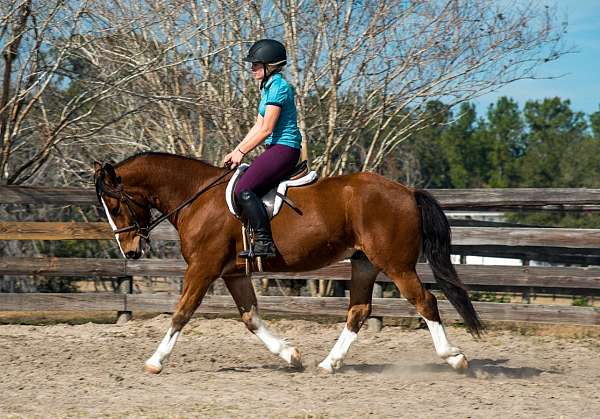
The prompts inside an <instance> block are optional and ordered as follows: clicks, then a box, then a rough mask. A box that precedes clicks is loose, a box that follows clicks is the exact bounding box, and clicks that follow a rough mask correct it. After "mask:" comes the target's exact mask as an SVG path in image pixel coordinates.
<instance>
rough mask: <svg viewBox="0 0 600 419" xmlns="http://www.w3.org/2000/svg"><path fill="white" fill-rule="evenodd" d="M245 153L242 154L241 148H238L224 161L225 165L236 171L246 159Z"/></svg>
mask: <svg viewBox="0 0 600 419" xmlns="http://www.w3.org/2000/svg"><path fill="white" fill-rule="evenodd" d="M244 155H245V153H242V152H241V151H240V149H239V148H236V149H235V150H233V151H232V152H231V153H229V154H228V155H226V156H225V158H224V159H223V165H224V166H227V167H229V168H230V169H235V168H236V167H238V166H239V165H240V163H241V162H242V160H243V159H244Z"/></svg>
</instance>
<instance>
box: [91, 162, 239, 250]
mask: <svg viewBox="0 0 600 419" xmlns="http://www.w3.org/2000/svg"><path fill="white" fill-rule="evenodd" d="M234 170H235V169H229V170H227V171H226V172H225V173H223V174H222V175H221V176H219V177H218V178H216V179H215V180H214V181H212V182H211V183H209V184H208V185H207V186H205V187H204V188H202V189H200V190H199V191H198V192H196V193H195V194H194V195H192V196H190V197H189V198H187V199H186V200H185V201H183V202H182V203H181V204H179V205H178V206H177V207H176V208H174V209H173V210H171V211H169V213H167V214H163V215H161V216H159V217H157V218H155V219H154V220H151V221H150V222H149V223H148V225H147V226H142V225H141V223H140V222H139V220H138V217H137V215H136V212H135V211H134V210H133V209H132V204H133V205H136V206H138V207H140V208H142V209H147V210H150V208H151V207H150V205H149V204H140V203H139V202H137V201H136V200H135V199H134V198H133V197H132V196H131V195H130V194H128V193H127V192H126V191H125V190H124V189H123V184H122V183H120V184H119V185H118V186H117V187H116V188H113V187H112V186H108V185H106V184H105V183H104V175H102V176H99V177H98V179H97V180H96V195H97V196H98V200H99V201H100V200H101V199H102V195H105V196H109V197H111V198H114V199H117V200H118V201H119V203H120V204H125V208H127V210H128V211H129V215H130V216H131V219H132V220H133V224H131V225H128V226H127V227H122V228H118V229H116V230H113V233H115V234H119V233H125V232H128V231H133V232H134V233H135V234H136V235H137V236H140V237H141V238H143V239H145V240H146V241H150V232H151V231H152V230H154V228H156V226H157V225H159V224H160V223H162V222H163V221H164V220H166V219H167V218H169V217H171V216H172V215H173V214H176V213H177V212H178V211H179V210H181V209H182V208H184V207H185V206H186V205H188V204H190V203H191V202H193V201H194V200H195V199H196V198H198V197H199V196H200V195H202V194H203V193H204V192H206V191H208V190H209V189H210V188H212V187H213V186H215V185H216V184H217V183H218V182H219V181H221V180H222V179H223V178H225V177H226V176H227V175H229V174H230V173H231V172H233V171H234Z"/></svg>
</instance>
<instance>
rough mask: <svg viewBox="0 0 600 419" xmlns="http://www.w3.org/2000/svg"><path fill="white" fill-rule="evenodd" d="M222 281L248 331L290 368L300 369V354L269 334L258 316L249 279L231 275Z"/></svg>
mask: <svg viewBox="0 0 600 419" xmlns="http://www.w3.org/2000/svg"><path fill="white" fill-rule="evenodd" d="M224 280H225V285H227V289H229V292H230V293H231V296H232V297H233V300H234V301H235V304H236V305H237V307H238V310H239V311H240V315H241V316H242V321H243V322H244V324H245V325H246V327H247V328H248V330H250V331H251V332H252V333H254V334H255V335H256V336H257V337H258V338H259V339H260V340H261V341H262V342H263V343H264V344H265V346H266V347H267V349H269V351H271V352H272V353H274V354H275V355H279V356H280V357H281V358H283V359H284V360H285V361H286V362H287V363H288V364H289V365H290V366H292V367H294V368H302V360H301V358H300V352H298V350H297V349H296V348H294V347H293V346H290V345H289V344H288V343H287V342H286V341H285V340H284V339H280V338H279V337H277V336H275V335H274V334H273V333H271V331H270V330H269V329H268V328H267V326H266V324H265V323H264V322H263V321H262V319H261V318H260V316H259V315H258V304H257V301H256V294H255V293H254V288H253V287H252V283H251V282H250V281H251V280H250V278H247V277H246V276H244V275H232V276H227V277H225V278H224Z"/></svg>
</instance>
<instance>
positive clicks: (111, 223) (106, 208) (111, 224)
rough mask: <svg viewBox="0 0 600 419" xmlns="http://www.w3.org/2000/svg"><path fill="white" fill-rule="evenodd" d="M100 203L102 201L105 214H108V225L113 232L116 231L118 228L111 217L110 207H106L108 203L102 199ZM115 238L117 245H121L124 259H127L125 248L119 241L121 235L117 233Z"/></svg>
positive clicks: (120, 248)
mask: <svg viewBox="0 0 600 419" xmlns="http://www.w3.org/2000/svg"><path fill="white" fill-rule="evenodd" d="M100 201H102V206H103V207H104V212H105V213H106V217H107V218H108V223H109V224H110V227H111V228H112V230H113V231H116V230H117V226H116V225H115V222H114V221H113V219H112V217H111V216H110V211H109V210H108V207H107V206H106V202H104V198H102V197H100ZM115 238H116V239H117V244H118V245H119V250H120V251H121V254H122V255H123V257H125V252H123V248H122V247H121V242H120V241H119V233H115Z"/></svg>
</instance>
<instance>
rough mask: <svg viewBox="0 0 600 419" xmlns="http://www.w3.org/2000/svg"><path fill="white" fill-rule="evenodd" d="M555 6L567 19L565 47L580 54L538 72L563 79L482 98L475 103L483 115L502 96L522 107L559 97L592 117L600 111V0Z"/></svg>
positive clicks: (566, 0) (526, 83) (568, 0)
mask: <svg viewBox="0 0 600 419" xmlns="http://www.w3.org/2000/svg"><path fill="white" fill-rule="evenodd" d="M548 3H550V4H551V3H552V1H551V0H548ZM555 4H556V5H557V6H558V9H559V11H560V13H564V14H565V15H566V16H567V21H568V32H567V34H566V38H565V41H566V44H567V46H573V47H574V48H575V49H576V50H577V51H578V52H577V53H574V54H567V55H565V56H563V57H561V58H560V59H559V60H558V61H556V62H553V63H549V64H547V65H545V66H542V67H540V68H539V70H538V73H539V74H543V75H553V76H555V75H560V74H564V76H563V77H561V78H559V79H551V80H522V81H518V82H515V83H513V84H511V85H509V86H506V87H504V88H503V89H500V90H498V91H497V92H493V93H490V94H488V95H485V96H482V97H481V98H479V99H478V100H476V101H475V103H476V105H477V110H478V112H479V113H480V114H482V113H484V112H485V110H486V109H487V106H488V105H489V104H490V103H494V102H495V101H496V100H497V99H498V98H499V97H500V96H509V97H512V98H513V99H515V100H516V101H517V102H518V103H519V105H520V106H521V107H522V106H523V105H524V104H525V102H526V101H527V100H529V99H537V100H539V99H543V98H545V97H554V96H559V97H561V98H563V99H570V100H571V106H572V108H573V109H574V110H576V111H582V112H585V113H587V114H589V113H592V112H596V111H598V110H600V0H557V1H556V2H555Z"/></svg>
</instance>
